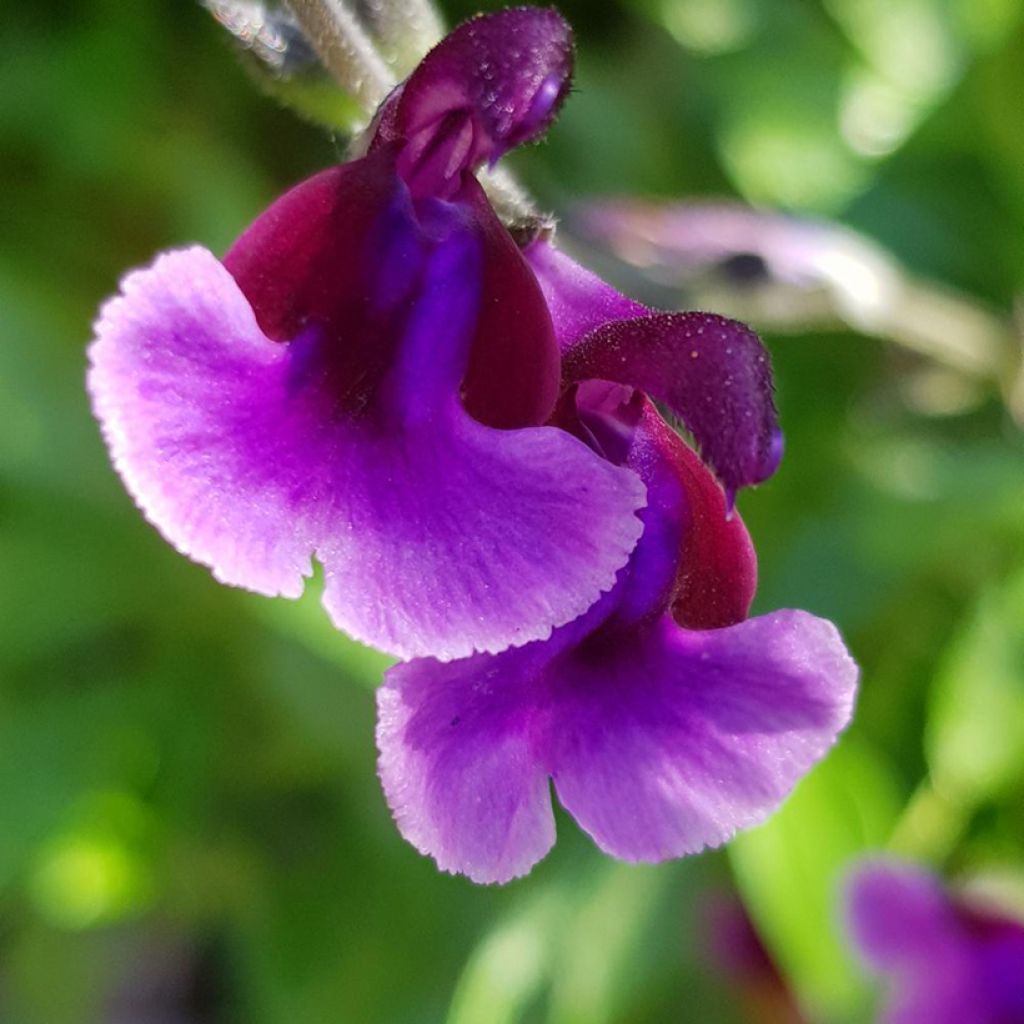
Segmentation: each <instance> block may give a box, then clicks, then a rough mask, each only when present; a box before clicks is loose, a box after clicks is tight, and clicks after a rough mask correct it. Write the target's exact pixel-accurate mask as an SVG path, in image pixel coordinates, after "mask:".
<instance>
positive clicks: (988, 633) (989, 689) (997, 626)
mask: <svg viewBox="0 0 1024 1024" xmlns="http://www.w3.org/2000/svg"><path fill="white" fill-rule="evenodd" d="M925 745H926V750H927V756H928V763H929V765H930V767H931V772H932V776H933V778H934V780H935V785H936V787H937V788H938V789H939V790H940V791H941V792H943V793H946V794H947V795H949V796H950V797H951V798H953V799H955V800H957V801H959V802H961V803H965V804H967V805H971V804H976V803H978V802H981V801H983V800H985V799H987V798H990V797H996V796H999V795H1001V794H1002V793H1003V792H1004V791H1005V790H1006V789H1007V788H1008V787H1010V786H1012V785H1014V784H1019V779H1020V777H1021V775H1022V774H1024V571H1018V572H1017V573H1016V574H1015V575H1014V576H1012V577H1011V578H1010V580H1009V581H1007V582H1006V583H1005V584H1004V585H1003V586H1001V587H996V588H993V589H991V590H989V591H987V592H986V593H984V594H983V595H982V596H981V598H980V600H979V602H978V605H977V607H976V608H975V609H974V611H973V613H972V615H971V617H970V620H969V621H968V622H967V623H966V625H965V626H964V627H963V628H962V630H961V631H960V634H959V635H958V636H957V637H956V638H955V639H954V640H953V642H952V643H951V645H950V647H949V650H948V654H947V656H946V659H945V663H944V664H943V666H942V667H941V669H940V671H939V674H938V676H937V678H936V680H935V683H934V686H933V689H932V695H931V707H930V711H929V715H928V724H927V727H926V733H925Z"/></svg>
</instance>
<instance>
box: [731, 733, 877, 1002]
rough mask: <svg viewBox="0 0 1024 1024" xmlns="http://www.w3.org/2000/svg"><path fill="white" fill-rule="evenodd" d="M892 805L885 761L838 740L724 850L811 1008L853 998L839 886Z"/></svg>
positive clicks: (855, 986)
mask: <svg viewBox="0 0 1024 1024" xmlns="http://www.w3.org/2000/svg"><path fill="white" fill-rule="evenodd" d="M896 812H897V801H896V798H895V795H894V787H893V782H892V780H891V778H890V777H889V774H888V772H887V770H886V767H885V766H884V765H883V764H882V763H881V762H879V761H878V759H877V758H876V757H874V756H873V755H872V753H871V752H870V751H868V750H867V749H865V748H864V747H862V746H859V745H858V744H856V743H855V742H854V741H853V740H851V739H850V738H847V739H845V740H844V741H843V743H842V745H841V746H839V747H838V748H837V749H836V750H834V751H833V752H832V754H831V755H830V756H829V758H828V760H826V761H825V762H824V763H823V764H821V765H819V766H818V767H817V768H816V769H815V770H814V772H812V773H811V775H809V776H808V777H807V778H806V779H805V780H804V781H803V782H802V783H801V784H800V787H799V788H798V789H797V791H796V793H794V794H793V796H792V797H791V798H790V800H789V802H788V803H787V804H786V805H785V806H784V807H783V808H782V810H781V811H780V812H779V813H778V814H776V815H775V817H774V818H772V819H771V821H769V822H768V823H767V824H766V825H764V826H762V827H761V828H758V829H754V830H753V831H750V832H747V833H744V834H743V835H741V836H739V837H737V839H736V840H734V842H733V843H732V845H731V847H730V849H729V855H730V859H731V861H732V866H733V870H734V871H735V874H736V880H737V884H738V886H739V888H740V891H741V893H742V895H743V899H744V902H745V903H746V905H747V908H748V909H749V911H750V913H751V916H752V917H753V919H754V921H755V923H756V924H757V926H758V930H759V932H760V933H761V936H762V938H763V939H764V941H765V943H766V944H767V946H768V948H769V949H770V950H771V952H772V953H773V955H774V957H775V959H776V961H777V963H778V964H779V966H780V967H781V969H782V970H783V972H784V973H785V974H786V975H787V977H788V978H789V979H790V981H791V982H792V983H793V985H794V986H795V989H796V992H797V995H798V997H799V998H800V1000H801V1002H802V1003H803V1004H804V1005H805V1006H806V1007H807V1008H808V1009H809V1010H810V1011H811V1013H812V1015H814V1014H822V1015H827V1016H841V1015H844V1014H847V1013H849V1012H851V1010H853V1009H855V1008H856V1007H857V1006H858V1005H859V1004H860V1001H861V999H862V997H863V994H864V992H863V987H862V981H861V979H860V977H859V975H858V972H857V970H856V969H855V967H854V965H853V962H852V960H851V959H850V957H849V955H848V953H847V950H846V946H845V943H844V940H843V933H842V923H841V921H840V920H839V914H838V900H839V888H840V885H841V882H842V878H843V876H844V874H845V872H846V871H847V869H848V866H849V864H850V862H851V861H852V860H853V859H854V858H855V857H857V856H858V855H859V854H861V853H863V852H865V851H867V850H870V849H872V848H875V847H878V846H881V845H883V844H884V843H885V841H886V839H887V837H888V835H889V832H890V830H891V828H892V825H893V823H894V821H895V818H896Z"/></svg>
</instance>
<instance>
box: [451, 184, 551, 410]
mask: <svg viewBox="0 0 1024 1024" xmlns="http://www.w3.org/2000/svg"><path fill="white" fill-rule="evenodd" d="M458 198H459V201H460V203H461V205H462V207H463V209H464V211H465V214H466V216H468V217H470V218H471V219H472V223H473V227H474V228H475V230H476V232H477V233H478V235H479V237H480V239H481V241H482V244H483V284H482V287H483V294H484V295H485V296H486V300H485V301H484V303H483V305H482V307H481V309H480V314H479V320H478V323H477V327H476V335H475V338H474V341H473V347H472V350H471V352H470V359H469V366H468V368H467V370H466V378H465V381H464V383H463V402H464V403H465V406H466V410H467V411H468V412H469V413H470V415H472V416H473V417H474V418H475V419H477V420H479V421H480V422H481V423H486V424H487V426H489V427H502V428H509V427H525V426H535V425H537V424H540V423H544V422H546V421H547V419H548V417H549V416H550V415H551V411H552V409H553V408H554V405H555V400H556V399H557V397H558V390H559V385H560V383H561V359H560V357H559V353H558V343H557V342H556V340H555V332H554V328H553V326H552V324H551V316H550V315H549V313H548V309H547V304H546V303H545V301H544V295H543V293H542V292H541V290H540V287H539V285H538V284H537V279H536V278H535V277H534V275H533V273H532V271H531V270H530V267H529V265H528V264H527V262H526V260H525V259H524V258H523V254H522V253H521V252H520V251H519V246H517V245H516V243H515V242H514V241H513V240H512V236H511V235H510V234H509V233H508V231H506V230H505V228H504V227H503V226H502V224H501V222H500V221H499V220H498V216H497V214H496V213H495V212H494V210H493V209H492V207H491V204H490V202H489V201H488V199H487V196H486V195H485V194H484V191H483V189H482V188H481V187H480V185H479V184H478V183H477V182H476V180H475V179H472V178H471V179H469V180H468V181H467V182H466V183H465V185H464V186H463V188H462V190H461V192H460V193H459V197H458Z"/></svg>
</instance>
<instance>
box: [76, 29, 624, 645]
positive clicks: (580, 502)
mask: <svg viewBox="0 0 1024 1024" xmlns="http://www.w3.org/2000/svg"><path fill="white" fill-rule="evenodd" d="M570 70H571V40H570V35H569V31H568V28H567V26H566V25H565V23H564V22H563V21H562V19H561V18H560V17H559V16H558V15H557V14H555V13H554V12H553V11H542V10H532V11H531V10H512V11H506V12H503V13H501V14H497V15H494V16H492V17H489V18H480V19H476V20H474V21H470V22H468V23H466V24H465V25H463V26H461V27H460V28H459V29H457V30H456V31H455V32H454V33H452V35H450V36H449V37H448V39H447V40H445V41H444V42H443V43H441V44H440V45H439V46H438V47H437V48H436V49H435V50H434V51H433V52H432V53H430V54H429V55H428V56H427V57H426V59H425V60H424V61H423V63H422V64H421V65H420V66H419V68H418V69H417V70H416V71H415V72H414V73H413V75H412V76H411V77H410V79H409V80H408V81H407V82H406V83H405V85H404V86H402V87H401V88H400V89H398V90H396V92H395V93H394V94H393V95H392V96H391V97H389V99H388V100H387V101H386V103H385V105H384V107H383V109H382V110H381V112H380V113H379V115H378V118H377V121H376V128H375V134H374V136H373V138H372V141H371V144H370V147H369V152H368V154H367V155H366V156H365V157H363V158H361V159H358V160H355V161H353V162H351V163H348V164H344V165H341V166H338V167H334V168H331V169H329V170H326V171H324V172H322V173H320V174H318V175H316V176H315V177H313V178H311V179H309V180H308V181H305V182H303V183H302V184H300V185H298V186H297V187H295V188H294V189H292V191H290V192H289V193H287V194H286V195H284V196H283V197H282V198H280V199H279V200H277V202H275V203H274V204H273V205H272V206H271V207H270V208H269V209H268V210H267V211H266V212H265V213H264V214H263V215H262V216H261V217H259V218H258V219H257V220H256V222H255V223H254V224H253V225H252V226H251V227H250V228H249V229H248V230H247V231H246V232H245V233H244V234H243V235H242V236H241V238H239V239H238V241H237V242H236V243H235V245H234V246H233V247H232V248H231V250H230V251H229V252H228V254H227V255H226V257H225V258H224V260H223V262H220V261H218V260H217V259H216V258H215V257H214V256H213V255H212V254H211V253H209V252H208V251H206V250H205V249H202V248H198V247H196V248H189V249H183V250H178V251H173V252H169V253H165V254H164V255H162V256H160V257H159V258H158V259H157V260H156V262H155V263H154V264H153V265H152V266H151V267H149V268H147V269H145V270H141V271H136V272H134V273H131V274H129V275H128V276H127V277H126V278H125V279H124V281H123V283H122V289H121V295H120V296H119V297H117V298H115V299H113V300H112V301H110V302H109V303H108V304H107V305H106V306H105V307H104V308H103V310H102V312H101V314H100V317H99V321H98V323H97V325H96V340H95V342H94V344H93V345H92V347H91V349H90V359H91V363H92V366H91V369H90V371H89V377H88V385H89V390H90V392H91V394H92V398H93V403H94V408H95V411H96V414H97V416H98V417H99V419H100V421H101V423H102V426H103V431H104V434H105V436H106V439H107V442H108V444H109V446H110V450H111V454H112V457H113V460H114V463H115V465H116V467H117V469H118V471H119V472H120V473H121V475H122V477H123V478H124V481H125V483H126V485H127V487H128V489H129V491H130V492H131V493H132V495H133V497H134V498H135V500H136V501H137V503H138V504H139V506H140V507H141V509H142V511H143V512H144V514H145V515H146V516H147V517H148V518H149V519H150V521H151V522H152V523H153V524H154V525H155V526H156V527H157V528H158V529H159V530H160V531H161V532H162V533H163V534H164V536H165V537H166V538H167V539H168V540H169V541H170V542H171V543H172V544H174V545H175V546H176V547H177V548H178V549H179V550H181V551H182V552H184V553H185V554H187V555H189V556H190V557H192V558H193V559H195V560H196V561H198V562H202V563H204V564H206V565H209V566H210V567H211V568H212V569H213V571H214V574H215V576H216V577H217V578H218V579H219V580H221V581H222V582H225V583H229V584H233V585H236V586H243V587H247V588H249V589H251V590H255V591H258V592H260V593H264V594H270V595H275V594H282V595H285V596H288V597H296V596H298V595H299V594H300V593H301V591H302V589H303V585H304V578H305V577H307V576H309V575H310V573H311V572H312V558H313V557H316V558H317V559H319V560H320V561H321V562H322V563H323V566H324V575H325V589H324V598H323V600H324V605H325V606H326V609H327V611H328V613H329V614H330V616H331V618H332V620H333V621H334V622H335V624H336V625H338V626H339V627H341V628H343V629H345V630H347V631H348V632H349V633H351V634H352V635H353V636H355V637H357V638H359V639H361V640H363V641H366V642H368V643H371V644H374V645H376V646H378V647H381V648H384V649H385V650H387V651H390V652H392V653H395V654H398V655H400V656H403V657H409V656H415V655H426V654H430V655H432V656H436V657H439V658H454V657H461V656H466V655H469V654H471V653H473V652H474V651H500V650H503V649H505V648H506V647H508V646H509V645H512V644H522V643H525V642H527V641H530V640H535V639H539V638H542V637H546V636H549V635H550V633H551V630H552V629H553V628H554V627H557V626H560V625H563V624H565V623H568V622H571V621H572V620H573V619H575V618H577V617H578V616H579V615H581V614H582V613H583V612H585V611H586V610H587V609H588V608H589V607H590V606H591V605H592V604H593V603H594V601H595V600H596V599H597V598H598V597H599V595H600V594H601V593H602V592H604V591H607V590H608V589H609V588H610V587H611V586H612V584H613V582H614V579H615V574H616V572H617V571H618V570H619V569H620V568H621V567H622V566H623V565H624V564H625V562H626V560H627V558H628V556H629V553H630V551H631V550H632V549H633V547H634V545H635V543H636V540H637V537H638V536H639V534H640V531H641V528H642V527H641V523H640V521H639V520H638V518H637V516H636V514H635V513H636V512H637V510H638V509H640V508H641V507H642V506H643V503H644V493H643V486H642V484H641V482H640V481H639V479H638V478H637V477H636V475H635V474H634V473H632V472H630V471H628V470H627V469H625V468H622V467H619V466H616V465H613V464H612V463H610V462H608V461H607V460H604V459H601V458H599V457H598V456H597V455H596V454H595V453H594V452H592V451H591V450H589V449H588V448H587V446H586V445H584V444H583V443H581V442H580V441H579V440H578V439H577V438H574V437H573V436H571V435H570V434H569V433H567V432H566V431H563V430H560V429H557V428H555V427H553V426H548V425H545V424H546V423H547V421H548V419H549V417H550V415H551V413H552V410H553V408H554V405H555V401H556V398H557V395H558V391H559V386H560V370H559V362H560V359H559V351H558V347H557V344H556V340H555V337H554V334H553V329H552V324H551V318H550V315H549V313H548V311H547V308H546V304H545V302H544V298H543V295H542V293H541V291H540V288H539V287H538V284H537V281H536V279H535V278H534V275H533V274H532V272H531V270H530V268H529V266H528V264H527V263H526V261H525V259H524V258H523V256H522V254H521V253H520V251H519V250H518V248H517V246H516V245H515V243H514V242H513V240H512V238H511V236H510V235H509V234H508V232H507V231H506V230H505V228H504V227H503V226H502V225H501V223H500V222H499V221H498V219H497V217H496V216H495V214H494V212H493V210H492V209H491V207H490V205H489V203H488V201H487V199H486V197H485V195H484V193H483V191H482V189H481V187H480V186H479V184H478V183H477V181H476V178H475V177H474V174H473V171H474V169H475V168H476V167H478V166H479V165H480V164H481V163H482V162H487V161H490V162H493V161H494V160H496V159H497V158H498V157H499V156H500V155H501V154H502V153H503V152H505V151H506V150H507V149H508V148H510V147H512V146H515V145H518V144H520V143H522V142H525V141H529V140H530V139H532V138H534V137H535V136H536V135H537V134H538V133H540V132H541V131H542V130H543V129H544V127H545V126H546V125H547V124H548V123H549V122H550V120H551V119H552V118H553V116H554V114H555V112H556V110H557V107H558V105H559V103H560V101H561V99H562V97H563V95H564V93H565V91H566V89H567V86H568V82H569V77H570Z"/></svg>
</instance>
